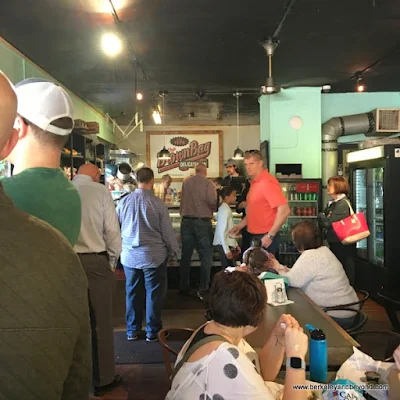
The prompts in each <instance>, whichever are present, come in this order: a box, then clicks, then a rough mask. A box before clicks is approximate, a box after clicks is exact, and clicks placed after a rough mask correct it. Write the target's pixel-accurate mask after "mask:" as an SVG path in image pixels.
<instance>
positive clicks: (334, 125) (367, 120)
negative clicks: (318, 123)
mask: <svg viewBox="0 0 400 400" xmlns="http://www.w3.org/2000/svg"><path fill="white" fill-rule="evenodd" d="M374 129H375V118H374V115H373V113H372V112H368V113H363V114H354V115H347V116H344V117H334V118H331V119H330V120H329V121H327V122H325V123H324V124H322V187H323V188H326V185H327V182H328V179H329V178H330V177H331V176H335V175H337V173H338V170H337V167H338V151H337V149H338V142H337V139H338V137H339V136H346V135H354V134H357V133H365V134H370V133H371V132H373V131H374ZM322 193H323V205H325V204H327V202H328V194H327V193H326V190H323V192H322Z"/></svg>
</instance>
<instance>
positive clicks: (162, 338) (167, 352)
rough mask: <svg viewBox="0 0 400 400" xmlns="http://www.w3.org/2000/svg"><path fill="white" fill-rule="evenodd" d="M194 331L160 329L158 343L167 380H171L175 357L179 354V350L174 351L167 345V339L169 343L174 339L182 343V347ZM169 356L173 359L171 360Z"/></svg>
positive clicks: (189, 329) (186, 329)
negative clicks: (160, 347)
mask: <svg viewBox="0 0 400 400" xmlns="http://www.w3.org/2000/svg"><path fill="white" fill-rule="evenodd" d="M193 332H194V329H191V328H166V329H161V331H159V332H158V341H159V342H160V344H161V346H162V353H163V358H164V364H165V368H166V369H167V374H168V379H171V376H172V372H173V363H174V362H175V359H176V356H177V355H178V354H179V351H180V349H174V348H173V347H171V346H170V344H168V340H167V338H168V339H169V340H170V341H171V339H173V338H174V337H175V338H176V340H179V341H180V342H182V345H183V344H184V343H185V342H186V341H187V340H188V339H189V338H190V336H191V335H192V334H193ZM171 355H173V356H174V357H173V358H171Z"/></svg>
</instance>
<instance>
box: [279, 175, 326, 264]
mask: <svg viewBox="0 0 400 400" xmlns="http://www.w3.org/2000/svg"><path fill="white" fill-rule="evenodd" d="M279 183H280V184H281V187H282V192H283V194H284V196H285V197H286V198H287V199H288V203H289V207H290V215H289V217H288V219H287V220H286V222H285V223H284V224H283V225H282V228H281V231H280V245H279V261H280V263H281V264H284V265H287V266H288V267H292V266H293V264H294V263H295V262H296V260H297V258H298V257H299V256H300V253H299V252H298V251H297V249H296V246H295V245H294V243H293V240H292V228H293V227H294V226H295V225H296V224H297V223H298V222H300V221H302V220H311V221H313V222H314V223H315V224H317V223H318V220H317V218H318V213H319V212H320V210H321V197H322V196H321V188H322V185H321V180H320V179H280V180H279Z"/></svg>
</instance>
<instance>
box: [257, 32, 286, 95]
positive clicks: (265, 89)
mask: <svg viewBox="0 0 400 400" xmlns="http://www.w3.org/2000/svg"><path fill="white" fill-rule="evenodd" d="M263 47H264V49H265V51H266V52H267V56H268V78H267V82H266V84H265V86H261V92H262V93H263V94H267V95H270V94H275V93H279V92H280V91H281V88H280V86H279V85H275V83H274V79H273V78H272V56H273V55H274V53H275V49H276V48H277V47H278V42H277V41H276V40H272V39H271V38H269V39H268V40H267V41H266V42H265V43H264V44H263Z"/></svg>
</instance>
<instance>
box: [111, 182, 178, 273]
mask: <svg viewBox="0 0 400 400" xmlns="http://www.w3.org/2000/svg"><path fill="white" fill-rule="evenodd" d="M117 214H118V219H119V223H120V225H121V236H122V253H121V263H122V265H123V266H124V267H128V268H137V269H143V268H157V267H158V266H159V265H160V264H162V263H163V262H164V261H165V259H166V258H167V256H171V257H172V256H175V255H176V254H178V250H179V246H178V242H177V239H176V234H175V232H174V230H173V228H172V223H171V220H170V218H169V214H168V209H167V207H166V206H165V205H164V203H163V202H162V201H161V200H160V199H159V198H157V197H156V196H155V195H154V193H153V191H152V190H145V189H136V190H135V191H134V192H133V193H131V194H129V195H128V196H126V197H124V198H123V199H122V200H121V201H120V202H119V204H118V207H117Z"/></svg>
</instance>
